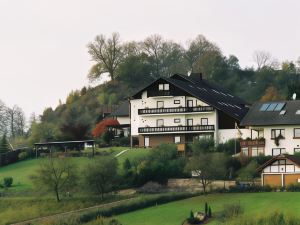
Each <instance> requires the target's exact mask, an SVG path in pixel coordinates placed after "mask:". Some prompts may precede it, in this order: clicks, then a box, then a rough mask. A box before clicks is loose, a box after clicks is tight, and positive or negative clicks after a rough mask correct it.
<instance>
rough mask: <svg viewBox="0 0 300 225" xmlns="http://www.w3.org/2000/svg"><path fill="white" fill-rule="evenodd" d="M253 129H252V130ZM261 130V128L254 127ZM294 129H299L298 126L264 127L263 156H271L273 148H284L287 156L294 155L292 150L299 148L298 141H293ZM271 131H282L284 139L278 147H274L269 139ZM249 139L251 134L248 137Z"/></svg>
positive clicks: (299, 141) (299, 140) (299, 142)
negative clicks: (283, 131)
mask: <svg viewBox="0 0 300 225" xmlns="http://www.w3.org/2000/svg"><path fill="white" fill-rule="evenodd" d="M254 128H255V127H252V129H254ZM256 128H260V129H262V127H256ZM294 128H300V125H299V126H297V125H286V126H268V127H264V128H263V129H264V138H265V143H266V144H265V155H272V149H273V148H285V150H286V153H287V154H294V148H300V139H294ZM272 129H284V130H285V139H281V140H279V146H276V144H275V141H274V140H273V139H271V130H272ZM249 137H251V134H250V135H249Z"/></svg>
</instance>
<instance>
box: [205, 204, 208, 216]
mask: <svg viewBox="0 0 300 225" xmlns="http://www.w3.org/2000/svg"><path fill="white" fill-rule="evenodd" d="M204 208H205V209H204V212H205V216H207V213H208V204H207V202H205V207H204Z"/></svg>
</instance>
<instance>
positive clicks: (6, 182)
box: [3, 177, 13, 188]
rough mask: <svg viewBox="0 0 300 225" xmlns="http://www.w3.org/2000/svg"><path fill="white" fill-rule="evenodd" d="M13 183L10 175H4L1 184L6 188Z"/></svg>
mask: <svg viewBox="0 0 300 225" xmlns="http://www.w3.org/2000/svg"><path fill="white" fill-rule="evenodd" d="M12 184H13V178H12V177H4V179H3V186H4V187H6V188H8V187H11V186H12Z"/></svg>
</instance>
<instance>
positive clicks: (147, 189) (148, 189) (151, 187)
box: [139, 181, 163, 194]
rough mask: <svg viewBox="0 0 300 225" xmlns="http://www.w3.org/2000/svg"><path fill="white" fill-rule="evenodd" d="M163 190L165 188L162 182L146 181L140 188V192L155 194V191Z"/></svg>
mask: <svg viewBox="0 0 300 225" xmlns="http://www.w3.org/2000/svg"><path fill="white" fill-rule="evenodd" d="M162 190H163V186H162V185H161V184H159V183H156V182H151V181H150V182H148V183H146V184H145V185H144V186H143V187H141V188H140V189H139V192H141V193H149V194H153V193H159V192H161V191H162Z"/></svg>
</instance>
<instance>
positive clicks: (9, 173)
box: [0, 147, 149, 191]
mask: <svg viewBox="0 0 300 225" xmlns="http://www.w3.org/2000/svg"><path fill="white" fill-rule="evenodd" d="M125 149H129V148H128V147H112V148H104V149H97V151H107V152H109V153H110V154H111V155H112V156H115V155H117V154H118V153H120V152H121V151H123V150H125ZM148 153H149V150H146V149H133V150H128V151H127V152H125V153H123V154H122V155H120V156H119V157H117V159H118V161H119V166H120V168H121V166H122V165H123V162H124V161H125V159H126V158H129V159H130V160H133V159H134V158H136V157H141V156H145V155H147V154H148ZM97 157H98V156H97ZM43 160H45V159H42V158H38V159H31V160H26V161H21V162H17V163H14V164H10V165H8V166H4V167H0V181H1V180H2V179H3V178H4V177H13V179H14V183H13V188H11V191H14V190H17V191H19V190H28V189H31V188H32V182H31V180H30V176H31V175H32V174H34V172H35V171H36V169H37V168H38V167H39V164H40V163H42V162H43ZM72 160H73V161H74V162H75V163H76V164H77V165H78V167H79V169H80V168H82V167H83V166H84V165H86V164H87V163H88V162H89V161H90V159H89V158H87V157H73V158H72Z"/></svg>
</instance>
